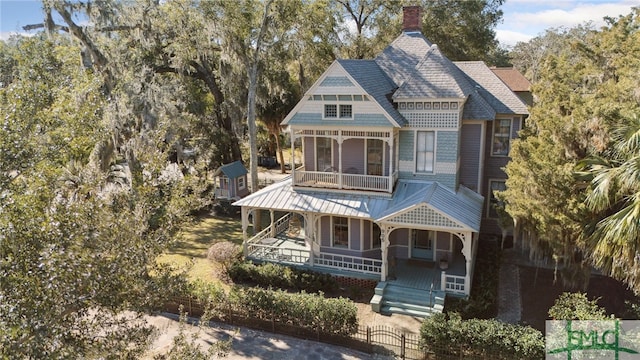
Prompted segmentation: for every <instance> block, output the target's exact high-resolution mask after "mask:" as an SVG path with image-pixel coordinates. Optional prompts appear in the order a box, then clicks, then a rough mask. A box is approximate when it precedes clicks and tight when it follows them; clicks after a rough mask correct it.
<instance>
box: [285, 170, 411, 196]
mask: <svg viewBox="0 0 640 360" xmlns="http://www.w3.org/2000/svg"><path fill="white" fill-rule="evenodd" d="M397 179H398V172H397V171H396V172H394V173H393V174H392V175H391V176H376V175H362V174H348V173H339V172H324V171H306V170H305V168H304V166H301V167H299V168H297V169H296V170H295V176H294V178H293V184H294V185H297V186H307V187H317V188H325V189H346V190H365V191H383V192H392V191H393V187H392V186H391V185H392V184H393V183H394V182H395V181H396V180H397Z"/></svg>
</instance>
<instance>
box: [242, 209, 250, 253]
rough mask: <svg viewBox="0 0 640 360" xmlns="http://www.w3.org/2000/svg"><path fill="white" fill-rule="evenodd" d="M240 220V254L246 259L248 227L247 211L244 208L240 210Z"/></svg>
mask: <svg viewBox="0 0 640 360" xmlns="http://www.w3.org/2000/svg"><path fill="white" fill-rule="evenodd" d="M240 212H241V215H240V216H241V218H242V254H243V255H244V257H247V255H248V254H249V251H248V249H247V228H248V227H249V209H248V208H246V207H245V206H242V207H241V208H240Z"/></svg>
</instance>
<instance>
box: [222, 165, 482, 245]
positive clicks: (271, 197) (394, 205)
mask: <svg viewBox="0 0 640 360" xmlns="http://www.w3.org/2000/svg"><path fill="white" fill-rule="evenodd" d="M482 202H483V197H482V196H481V195H479V194H477V193H475V192H473V191H471V190H469V189H467V188H465V187H463V186H461V187H460V189H459V190H458V191H457V192H453V191H452V190H450V189H448V188H447V187H444V186H442V185H440V184H439V183H437V182H422V181H409V180H399V181H398V184H397V185H396V190H395V192H394V193H393V196H392V197H391V198H389V197H383V196H375V195H365V194H348V193H337V192H331V191H328V192H320V191H305V190H299V189H294V188H293V187H292V186H291V177H289V178H287V179H285V180H283V181H281V182H278V183H275V184H272V185H270V186H268V187H266V188H264V189H262V190H260V191H258V192H256V193H253V194H251V195H249V196H247V197H245V198H243V199H241V200H238V201H236V202H235V203H233V205H236V206H245V207H250V208H260V209H273V210H280V211H296V212H301V211H312V212H315V213H319V214H326V215H337V216H345V217H355V218H363V219H368V220H372V221H379V220H384V219H388V218H390V217H393V216H394V215H396V214H400V213H402V212H404V211H406V210H408V209H412V208H415V207H416V206H420V205H427V206H429V207H430V208H432V209H434V210H435V211H437V212H439V213H441V214H442V215H444V216H446V217H447V218H449V219H451V220H452V221H454V222H456V223H458V224H461V225H462V226H464V227H466V228H469V229H472V230H473V231H476V232H477V231H480V218H481V215H482Z"/></svg>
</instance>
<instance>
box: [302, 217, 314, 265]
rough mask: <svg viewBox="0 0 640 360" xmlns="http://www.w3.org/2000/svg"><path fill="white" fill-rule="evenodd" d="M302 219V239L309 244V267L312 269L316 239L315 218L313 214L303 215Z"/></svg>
mask: <svg viewBox="0 0 640 360" xmlns="http://www.w3.org/2000/svg"><path fill="white" fill-rule="evenodd" d="M302 216H303V217H304V225H305V226H304V238H305V240H306V241H308V242H309V246H310V247H311V251H310V252H309V266H311V267H313V264H314V262H315V249H314V247H315V238H316V216H315V215H314V214H313V213H303V214H302Z"/></svg>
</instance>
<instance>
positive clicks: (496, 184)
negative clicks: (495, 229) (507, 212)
mask: <svg viewBox="0 0 640 360" xmlns="http://www.w3.org/2000/svg"><path fill="white" fill-rule="evenodd" d="M506 189H507V186H506V185H505V183H504V181H503V180H490V181H489V209H488V210H487V217H489V218H493V219H497V218H498V211H497V210H496V207H501V206H503V204H502V202H501V201H499V200H498V198H496V196H495V192H498V191H503V190H506Z"/></svg>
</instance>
